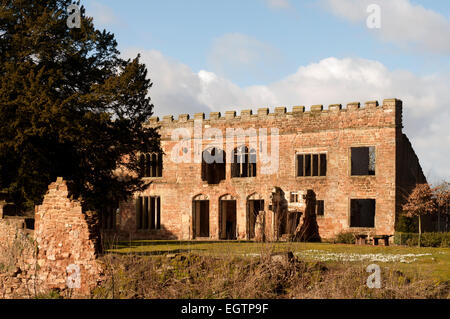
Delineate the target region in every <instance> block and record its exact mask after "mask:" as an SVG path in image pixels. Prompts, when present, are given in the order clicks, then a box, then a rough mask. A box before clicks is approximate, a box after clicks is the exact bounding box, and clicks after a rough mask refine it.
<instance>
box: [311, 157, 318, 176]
mask: <svg viewBox="0 0 450 319" xmlns="http://www.w3.org/2000/svg"><path fill="white" fill-rule="evenodd" d="M312 159H313V164H312V175H313V176H319V155H318V154H314V155H313V156H312Z"/></svg>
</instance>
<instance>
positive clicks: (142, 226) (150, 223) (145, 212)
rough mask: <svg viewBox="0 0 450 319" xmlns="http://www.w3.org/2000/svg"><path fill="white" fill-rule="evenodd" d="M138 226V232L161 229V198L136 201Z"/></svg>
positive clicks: (140, 198)
mask: <svg viewBox="0 0 450 319" xmlns="http://www.w3.org/2000/svg"><path fill="white" fill-rule="evenodd" d="M136 226H137V229H138V230H159V229H161V198H160V197H159V196H145V197H138V198H137V199H136Z"/></svg>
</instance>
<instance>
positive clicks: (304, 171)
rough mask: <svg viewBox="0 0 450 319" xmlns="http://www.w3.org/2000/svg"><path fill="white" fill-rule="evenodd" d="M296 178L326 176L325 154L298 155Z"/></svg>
mask: <svg viewBox="0 0 450 319" xmlns="http://www.w3.org/2000/svg"><path fill="white" fill-rule="evenodd" d="M296 159H297V177H309V176H314V177H316V176H327V154H298V155H297V157H296Z"/></svg>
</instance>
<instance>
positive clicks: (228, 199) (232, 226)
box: [219, 195, 237, 240]
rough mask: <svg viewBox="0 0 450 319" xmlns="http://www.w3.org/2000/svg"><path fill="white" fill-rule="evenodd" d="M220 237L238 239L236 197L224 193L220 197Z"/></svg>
mask: <svg viewBox="0 0 450 319" xmlns="http://www.w3.org/2000/svg"><path fill="white" fill-rule="evenodd" d="M219 208H220V209H219V239H224V240H235V239H237V212H236V198H235V197H234V196H232V195H224V196H222V197H220V199H219Z"/></svg>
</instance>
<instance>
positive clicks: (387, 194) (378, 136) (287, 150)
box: [121, 100, 401, 239]
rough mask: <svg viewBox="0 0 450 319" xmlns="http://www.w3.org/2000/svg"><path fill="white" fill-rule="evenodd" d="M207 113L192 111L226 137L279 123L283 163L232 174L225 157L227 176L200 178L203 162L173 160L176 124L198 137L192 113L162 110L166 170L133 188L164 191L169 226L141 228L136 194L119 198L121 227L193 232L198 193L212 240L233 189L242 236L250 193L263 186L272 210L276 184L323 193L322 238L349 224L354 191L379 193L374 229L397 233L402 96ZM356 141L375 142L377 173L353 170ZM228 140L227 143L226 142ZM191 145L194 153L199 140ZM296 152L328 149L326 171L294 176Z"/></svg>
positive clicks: (357, 194)
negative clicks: (267, 171) (307, 107)
mask: <svg viewBox="0 0 450 319" xmlns="http://www.w3.org/2000/svg"><path fill="white" fill-rule="evenodd" d="M203 117H204V116H203V114H196V116H195V118H196V119H200V120H201V121H202V122H201V123H202V130H203V131H204V130H205V129H206V128H209V127H213V128H217V129H219V130H221V131H222V132H223V135H224V137H225V130H226V129H227V128H243V129H247V128H256V129H258V128H268V129H269V130H270V129H271V128H278V129H279V132H280V157H279V163H280V167H279V170H278V171H277V172H276V173H274V174H271V175H262V174H261V170H260V169H261V165H258V171H257V177H254V178H230V176H231V174H230V165H229V163H227V171H226V176H227V179H226V180H224V181H222V182H221V183H220V184H218V185H208V184H207V183H206V182H203V181H202V180H201V165H200V164H198V163H193V162H191V163H180V164H176V163H174V162H172V161H171V160H170V155H171V152H172V149H173V147H174V146H175V145H176V144H177V143H179V142H173V141H171V134H172V132H173V130H174V129H176V128H187V129H188V130H189V131H190V132H191V133H192V136H193V130H194V121H193V120H189V119H188V116H187V115H181V116H180V117H179V120H178V121H174V120H173V118H172V117H165V118H164V121H163V122H158V121H157V120H156V119H153V120H152V121H151V122H152V124H151V125H160V126H161V129H160V133H161V136H162V148H163V150H164V152H165V156H164V171H163V177H162V178H153V179H151V180H152V181H153V184H152V185H151V187H150V188H149V189H148V190H147V191H146V192H144V193H143V194H136V195H137V196H138V195H144V196H161V204H162V209H161V219H162V227H163V229H164V230H163V231H152V232H140V233H136V232H135V225H136V222H135V211H134V209H135V208H134V204H133V201H131V202H130V203H128V204H127V205H122V209H121V225H122V226H121V230H122V231H123V232H126V233H131V236H132V237H134V238H137V237H139V238H145V237H147V238H155V237H158V236H159V238H169V237H176V238H179V239H190V238H192V199H193V198H194V197H195V196H196V195H198V194H204V195H206V196H207V197H208V198H209V200H210V234H211V239H218V233H219V229H218V220H219V216H218V211H219V199H220V197H221V196H223V195H226V194H230V195H232V196H233V197H235V198H236V199H237V219H238V232H239V238H240V239H245V238H246V200H247V198H248V197H249V196H250V195H252V194H254V193H259V194H260V195H261V197H262V198H263V199H264V201H265V206H266V207H265V209H266V211H267V210H268V203H269V202H270V194H271V191H272V189H273V187H274V186H278V187H280V188H281V189H282V190H283V191H284V192H285V193H286V194H288V193H289V192H291V191H298V190H307V189H312V190H313V191H314V192H315V193H316V195H317V199H318V200H324V201H325V216H323V217H319V218H318V224H319V232H320V235H321V237H322V238H331V237H333V236H335V235H336V234H337V233H339V232H340V231H345V230H349V219H350V208H349V205H350V198H374V199H376V217H375V229H374V230H373V229H372V231H373V232H375V233H377V234H393V232H394V224H395V211H396V207H395V203H396V147H397V145H396V144H397V141H396V132H397V129H398V128H399V127H401V101H398V100H385V101H384V103H383V105H382V106H377V103H375V102H368V103H366V106H365V108H360V107H359V104H355V103H352V104H349V105H348V106H347V109H341V108H340V106H337V105H333V106H330V108H329V110H322V107H321V106H319V107H318V106H314V107H313V108H312V111H311V112H304V108H303V107H294V110H293V112H286V109H285V108H277V109H276V112H275V113H274V114H267V111H266V110H264V109H260V110H259V111H258V114H255V115H252V114H251V112H250V111H243V112H242V114H241V116H240V117H236V116H235V114H234V113H233V112H227V114H226V116H225V117H219V115H218V114H217V113H212V114H211V118H210V119H209V120H205V119H203ZM210 143H211V140H209V141H208V140H204V141H203V149H205V148H206V147H207V145H209V144H210ZM236 146H237V145H236ZM354 146H375V147H376V176H364V177H352V176H350V147H354ZM224 147H225V149H226V145H224ZM189 149H190V151H191V152H192V153H193V152H194V143H191V145H190V147H189ZM269 151H270V137H269ZM296 152H311V153H316V152H327V154H328V167H327V170H328V173H327V176H326V177H308V178H304V177H303V178H302V177H296V176H295V154H296ZM269 216H270V215H269ZM268 219H269V220H270V217H268ZM133 227H134V228H133ZM353 230H359V229H353ZM360 230H363V231H365V230H368V229H360Z"/></svg>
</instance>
